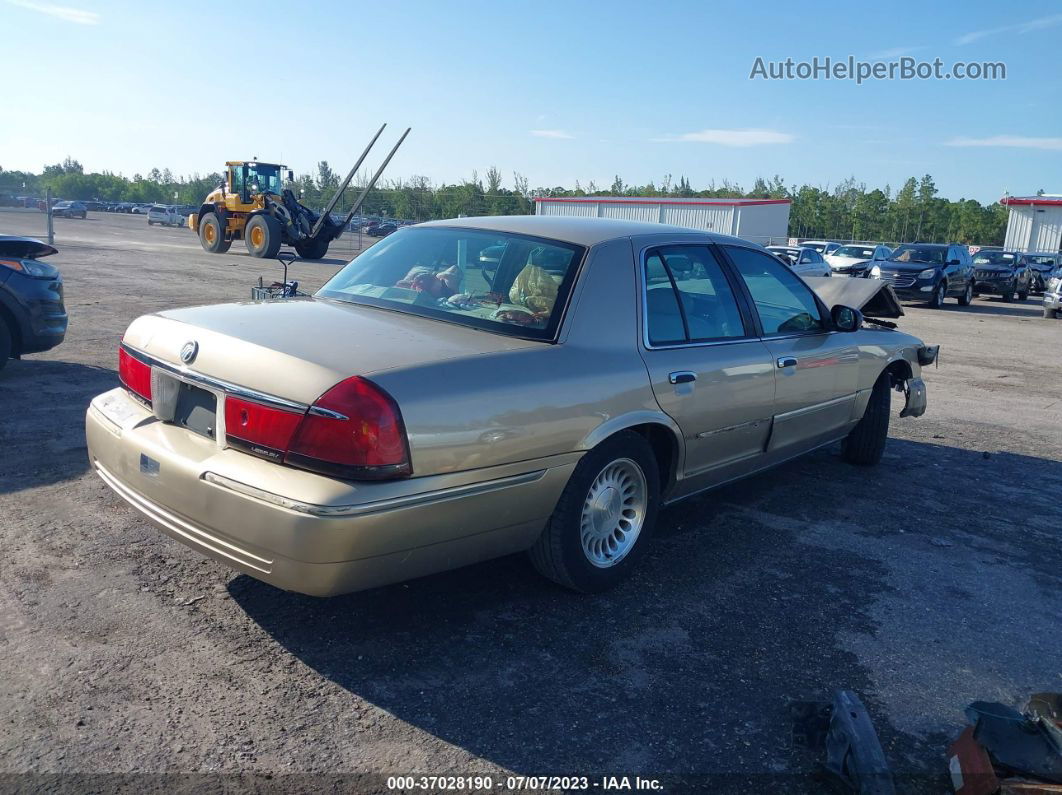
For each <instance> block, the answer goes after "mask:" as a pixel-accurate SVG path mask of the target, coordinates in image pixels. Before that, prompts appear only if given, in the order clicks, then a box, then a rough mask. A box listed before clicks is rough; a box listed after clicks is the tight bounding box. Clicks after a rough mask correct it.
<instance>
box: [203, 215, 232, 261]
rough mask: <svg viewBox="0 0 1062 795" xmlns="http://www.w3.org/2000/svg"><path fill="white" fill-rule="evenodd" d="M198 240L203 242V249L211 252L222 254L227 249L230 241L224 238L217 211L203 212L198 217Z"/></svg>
mask: <svg viewBox="0 0 1062 795" xmlns="http://www.w3.org/2000/svg"><path fill="white" fill-rule="evenodd" d="M199 242H200V243H202V244H203V249H204V250H206V251H209V252H210V253H211V254H224V253H225V252H226V251H228V250H229V246H231V245H232V241H231V240H226V239H225V232H224V231H223V230H222V226H221V219H219V218H218V215H217V213H205V214H204V215H203V217H202V218H200V219H199Z"/></svg>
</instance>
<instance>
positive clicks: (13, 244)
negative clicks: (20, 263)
mask: <svg viewBox="0 0 1062 795" xmlns="http://www.w3.org/2000/svg"><path fill="white" fill-rule="evenodd" d="M58 253H59V249H57V248H55V246H49V245H48V244H47V243H42V242H41V241H40V240H35V239H33V238H32V237H14V236H12V235H0V257H17V258H19V259H39V258H41V257H47V256H50V255H52V254H58Z"/></svg>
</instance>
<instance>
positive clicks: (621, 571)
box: [530, 431, 660, 593]
mask: <svg viewBox="0 0 1062 795" xmlns="http://www.w3.org/2000/svg"><path fill="white" fill-rule="evenodd" d="M659 501H660V471H659V468H658V467H657V462H656V457H655V456H654V455H653V449H652V447H650V445H649V442H648V441H646V439H645V437H644V436H642V435H641V434H638V433H635V432H634V431H623V432H621V433H618V434H616V435H615V436H612V437H610V438H609V439H606V440H605V441H604V442H602V443H601V444H600V445H598V446H597V447H595V448H594V449H593V450H591V451H590V452H589V453H587V454H586V455H585V456H583V458H582V460H581V461H580V462H579V464H578V465H577V466H576V467H575V471H574V472H573V473H572V476H571V478H570V479H569V480H568V485H567V486H565V487H564V491H563V492H562V493H561V497H560V499H559V500H558V501H557V507H556V508H555V509H554V510H553V514H552V516H550V519H549V523H548V524H547V525H546V529H545V530H543V531H542V535H541V536H539V538H538V540H537V541H536V542H535V545H534V546H533V547H532V548H531V550H530V555H531V562H532V563H533V564H534V566H535V568H536V569H538V571H539V572H540V573H541V574H543V575H544V576H546V577H548V578H549V579H551V580H553V581H554V582H556V583H559V584H561V585H563V586H565V587H567V588H571V589H572V590H575V591H582V592H584V593H596V592H598V591H604V590H606V589H608V588H611V587H613V586H614V585H617V584H618V583H620V582H621V581H622V580H624V579H626V578H627V577H628V576H629V575H630V573H631V571H632V570H633V569H634V567H635V566H636V565H637V563H638V560H639V559H640V558H641V557H642V555H643V554H644V553H645V549H646V547H647V546H648V540H649V537H650V536H651V535H652V532H653V527H654V525H655V524H656V513H657V508H658V504H659Z"/></svg>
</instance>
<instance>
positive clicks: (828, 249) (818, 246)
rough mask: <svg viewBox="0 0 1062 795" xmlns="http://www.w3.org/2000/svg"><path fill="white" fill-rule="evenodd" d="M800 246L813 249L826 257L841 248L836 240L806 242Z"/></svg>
mask: <svg viewBox="0 0 1062 795" xmlns="http://www.w3.org/2000/svg"><path fill="white" fill-rule="evenodd" d="M799 245H800V247H801V248H813V249H815V250H816V251H817V252H819V253H820V254H821V255H822V256H824V257H825V256H826V255H827V254H832V253H833V252H835V251H836V250H837V249H839V248H840V247H841V244H840V243H838V242H837V241H836V240H804V241H802V242H801V243H799Z"/></svg>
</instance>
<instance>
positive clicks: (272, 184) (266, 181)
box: [247, 163, 283, 195]
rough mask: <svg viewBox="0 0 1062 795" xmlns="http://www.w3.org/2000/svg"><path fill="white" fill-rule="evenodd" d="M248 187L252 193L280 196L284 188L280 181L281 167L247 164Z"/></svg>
mask: <svg viewBox="0 0 1062 795" xmlns="http://www.w3.org/2000/svg"><path fill="white" fill-rule="evenodd" d="M247 187H248V189H249V190H250V191H251V193H275V194H277V195H280V189H281V188H282V187H283V185H282V184H281V179H280V166H271V165H267V164H265V163H248V164H247Z"/></svg>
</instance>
